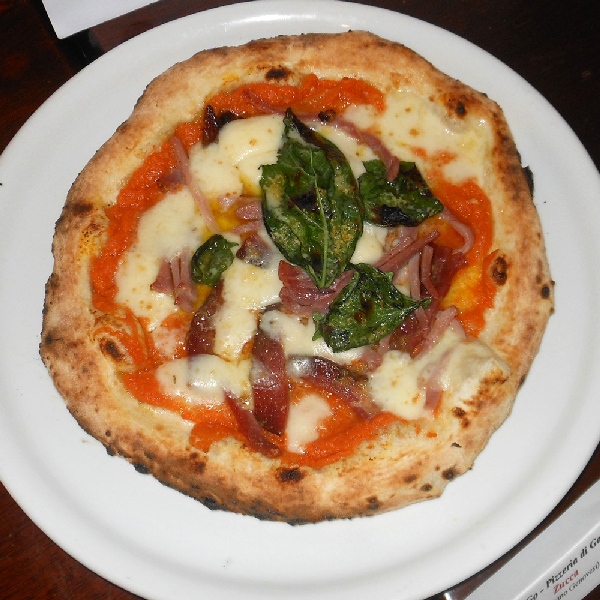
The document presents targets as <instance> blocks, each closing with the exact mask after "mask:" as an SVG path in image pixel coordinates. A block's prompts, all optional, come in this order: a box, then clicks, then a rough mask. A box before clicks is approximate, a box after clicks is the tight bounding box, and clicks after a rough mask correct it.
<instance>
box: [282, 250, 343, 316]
mask: <svg viewBox="0 0 600 600" xmlns="http://www.w3.org/2000/svg"><path fill="white" fill-rule="evenodd" d="M351 278H352V272H350V271H346V272H345V273H343V274H342V275H341V276H340V277H339V278H338V279H337V280H336V281H335V282H334V283H333V285H332V286H331V287H329V288H326V289H320V288H318V287H317V286H316V285H315V284H314V283H313V281H312V280H311V278H310V277H309V276H308V274H307V273H306V271H304V269H301V268H300V267H297V266H295V265H291V264H290V263H289V262H287V261H285V260H282V261H281V262H280V263H279V279H280V280H281V282H282V283H283V288H282V289H281V292H280V293H279V297H280V298H281V302H282V303H283V306H284V308H287V309H289V310H290V311H291V312H295V313H296V314H299V315H312V313H313V312H321V313H324V312H326V311H327V309H328V308H329V305H330V304H331V303H332V302H333V301H334V300H335V299H336V298H337V297H338V295H339V293H340V291H341V290H342V288H344V286H345V285H347V283H348V282H349V281H350V279H351Z"/></svg>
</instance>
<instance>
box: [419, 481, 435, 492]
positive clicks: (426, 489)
mask: <svg viewBox="0 0 600 600" xmlns="http://www.w3.org/2000/svg"><path fill="white" fill-rule="evenodd" d="M432 487H433V486H432V485H431V484H430V483H426V484H425V485H422V486H421V491H422V492H430V491H431V490H432Z"/></svg>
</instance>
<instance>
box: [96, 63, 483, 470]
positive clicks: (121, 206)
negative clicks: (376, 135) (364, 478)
mask: <svg viewBox="0 0 600 600" xmlns="http://www.w3.org/2000/svg"><path fill="white" fill-rule="evenodd" d="M253 98H254V99H256V98H258V99H260V101H262V102H265V103H267V104H268V105H270V106H272V107H278V108H281V109H282V110H283V109H286V108H287V107H291V108H292V110H294V111H295V112H297V113H298V114H316V113H318V112H320V111H322V110H324V107H327V109H332V110H334V111H336V112H342V111H343V110H344V109H345V108H346V107H348V106H349V105H354V104H368V105H371V106H373V107H374V108H375V109H376V110H378V111H382V110H383V109H384V108H385V97H384V95H383V94H382V93H381V92H380V91H379V90H377V89H376V88H375V87H373V86H371V85H370V84H368V83H366V82H363V81H360V80H356V79H351V78H344V79H342V80H340V81H331V80H326V79H319V78H317V77H316V76H315V75H308V76H306V77H305V79H304V80H303V81H302V83H301V84H300V85H299V86H290V85H279V84H275V83H253V84H247V85H244V86H241V87H239V88H237V89H235V90H232V91H230V92H224V93H221V94H217V95H215V96H213V97H212V98H210V99H209V100H208V103H210V105H211V106H212V107H213V109H214V111H215V114H221V113H223V112H227V111H228V112H230V113H232V114H234V115H236V116H238V117H250V116H255V115H257V114H261V113H260V110H259V109H258V108H257V105H259V104H260V103H258V102H256V101H254V102H253V101H252V99H253ZM175 135H177V137H179V139H180V140H181V141H182V143H183V145H184V147H185V148H186V149H187V150H189V149H190V148H191V147H192V146H193V145H194V144H196V143H198V142H199V141H200V140H201V139H202V123H201V122H190V123H184V124H181V125H179V126H178V127H177V128H176V131H175ZM451 160H452V157H451V156H449V157H446V156H441V157H438V165H441V164H445V162H448V161H451ZM176 168H177V161H176V158H175V153H174V151H173V147H172V145H171V144H170V143H168V142H167V143H165V144H164V145H163V146H162V147H161V148H159V149H158V150H156V151H155V152H154V153H152V154H151V155H149V156H148V158H147V159H146V160H145V161H144V163H143V164H142V165H141V167H139V168H138V169H137V171H135V173H134V174H133V176H132V177H131V179H130V181H129V182H128V183H127V184H126V185H125V187H124V188H123V189H122V190H121V192H120V194H119V196H118V199H117V202H116V204H115V205H114V206H111V207H109V208H108V209H106V216H107V217H108V220H109V224H108V228H107V241H106V243H105V246H104V247H103V249H102V251H101V252H100V254H99V255H98V256H97V257H95V258H93V259H92V261H91V282H92V299H93V304H94V306H95V307H96V308H97V309H98V310H100V311H102V312H105V313H110V314H112V315H113V316H115V317H117V315H121V317H120V318H121V319H122V322H123V327H113V328H111V327H110V326H104V327H101V328H99V329H98V330H97V333H102V332H109V333H111V334H112V335H114V336H115V337H116V338H117V339H119V340H120V341H121V343H122V344H123V345H124V346H125V348H126V349H127V351H128V352H129V353H130V355H131V357H132V360H133V361H134V363H135V365H136V368H137V370H136V371H134V372H131V373H124V374H123V375H122V381H123V384H124V386H125V388H126V389H127V390H128V391H129V392H130V393H131V394H132V395H133V396H134V397H135V398H137V399H138V400H139V401H141V402H143V403H146V404H148V405H151V406H155V407H159V408H164V409H167V410H170V411H174V412H176V413H178V414H180V415H181V417H182V418H184V419H186V420H188V421H191V422H192V423H193V426H192V430H191V434H190V443H191V444H192V445H193V446H194V447H197V448H199V449H201V450H203V451H208V450H209V448H210V446H211V444H213V443H214V442H216V441H218V440H221V439H225V438H227V437H230V436H233V437H234V438H236V439H238V440H240V441H244V437H243V435H242V434H241V432H240V431H239V429H238V427H237V425H236V422H235V419H234V416H233V414H232V413H231V411H230V409H229V408H228V407H227V404H226V403H224V404H222V405H219V406H216V407H206V406H202V405H193V404H191V403H188V402H186V401H185V399H183V398H179V397H172V396H170V395H167V394H164V393H163V392H161V390H160V385H159V383H158V381H157V379H156V377H155V369H156V367H157V366H158V365H159V364H160V362H162V361H163V360H164V359H165V358H166V357H163V358H161V357H160V356H159V354H158V353H157V351H156V349H155V348H154V347H153V345H152V341H151V339H152V336H151V334H150V333H149V332H148V330H147V329H146V327H145V324H144V322H143V321H141V320H137V319H136V318H135V316H134V315H133V313H131V311H130V310H129V309H127V308H125V307H123V306H120V305H118V304H117V303H116V300H115V298H116V295H117V286H116V281H115V277H116V273H117V270H118V268H119V265H120V263H121V260H122V257H123V255H124V253H125V252H126V251H127V250H128V249H129V248H130V247H131V245H132V244H133V243H134V242H135V239H136V232H137V226H138V222H139V220H140V218H141V216H142V215H143V214H144V212H145V211H147V210H148V209H149V208H151V207H152V206H154V205H155V204H156V203H157V202H159V201H160V200H161V199H162V198H163V197H164V194H165V192H164V189H163V188H162V186H161V180H163V179H164V178H167V177H168V175H169V173H171V172H172V171H173V170H174V169H176ZM433 175H436V176H433V177H432V181H434V182H435V185H434V186H433V192H434V194H435V195H436V196H437V197H438V198H439V199H440V200H441V201H442V202H443V203H444V205H445V206H447V207H448V208H449V209H450V210H451V211H452V213H453V214H454V215H455V216H456V217H457V218H458V219H459V220H461V221H463V222H464V223H466V224H467V225H469V227H471V229H472V230H473V232H474V234H475V244H474V246H473V248H472V249H471V250H470V251H469V253H468V254H467V261H468V266H467V267H466V268H465V269H463V270H462V271H461V272H459V274H458V276H457V277H456V278H455V281H454V282H453V284H452V287H451V289H450V292H449V294H448V296H447V297H446V299H445V300H444V302H445V303H446V304H447V305H450V304H456V305H457V306H458V308H459V309H460V310H461V316H460V318H461V321H462V324H463V326H464V327H465V329H466V330H467V332H468V333H470V334H472V335H476V334H477V332H478V331H479V330H480V329H481V327H482V326H483V323H484V320H483V317H484V312H485V310H486V309H487V308H488V307H489V306H491V304H492V303H493V298H494V290H495V288H494V286H493V283H492V281H491V278H490V277H489V275H488V271H489V269H488V265H489V264H490V260H491V257H492V254H491V253H490V246H491V240H492V220H491V208H490V203H489V199H488V198H487V197H486V196H485V194H484V193H483V192H482V190H481V189H480V188H479V187H478V186H477V185H476V184H475V183H474V182H471V181H467V182H465V183H463V184H461V185H455V184H451V183H449V182H447V181H445V180H444V179H443V178H441V177H439V172H437V173H434V174H433ZM422 227H423V228H424V229H426V228H428V227H429V228H437V229H438V230H439V231H440V233H441V235H440V238H439V239H438V241H439V243H442V244H444V245H447V246H450V247H452V248H458V247H460V246H461V245H462V242H463V240H462V238H461V237H460V236H459V235H458V234H457V233H456V232H455V231H454V230H453V229H452V228H450V227H448V226H447V225H446V224H445V223H444V222H443V221H442V220H441V219H439V218H433V219H430V220H429V222H426V224H425V225H424V226H422ZM203 295H205V294H203ZM123 315H124V316H123ZM190 318H191V315H188V314H186V313H183V314H182V313H181V312H179V313H175V314H174V315H172V316H171V317H169V318H168V319H167V321H165V322H164V323H163V324H162V325H163V326H164V327H166V328H168V329H184V328H185V327H186V326H187V323H189V320H190ZM117 320H118V317H117ZM181 337H182V339H184V336H181ZM175 352H176V356H175V357H176V358H180V357H184V356H185V355H186V351H185V347H184V346H183V345H182V343H179V344H178V345H177V347H176V351H175ZM169 358H170V357H169ZM299 389H300V388H298V390H299ZM298 390H297V391H296V393H300V392H299V391H298ZM327 400H328V402H329V404H330V408H331V411H332V416H331V417H329V418H327V419H324V420H323V422H322V423H321V424H320V426H319V438H318V439H317V440H315V441H313V442H310V443H308V444H307V446H306V448H305V453H304V454H298V453H292V452H288V451H287V450H286V449H285V442H286V440H285V436H283V437H281V438H280V437H278V436H275V435H274V434H270V433H268V432H267V433H266V435H267V437H268V439H269V440H270V441H272V442H273V443H275V444H276V445H277V446H278V447H279V448H280V449H281V450H282V456H281V461H282V463H283V464H287V465H306V466H310V467H314V468H321V467H323V466H325V465H327V464H330V463H333V462H335V461H337V460H339V459H340V458H344V457H348V456H351V455H352V454H353V453H354V452H355V451H356V448H357V447H358V446H359V445H360V444H361V443H363V442H365V441H368V440H372V439H375V438H376V437H377V436H378V434H379V432H380V431H381V430H382V429H383V428H386V427H387V426H389V425H390V424H391V423H393V422H394V421H398V420H399V417H397V416H395V415H393V414H391V413H387V412H381V413H379V414H377V415H375V417H373V418H372V419H369V420H362V419H359V418H358V417H357V416H356V415H355V413H354V412H353V411H352V409H350V408H349V407H348V406H347V405H346V404H345V403H344V402H343V400H341V399H340V398H337V397H335V396H334V395H332V394H329V395H328V397H327Z"/></svg>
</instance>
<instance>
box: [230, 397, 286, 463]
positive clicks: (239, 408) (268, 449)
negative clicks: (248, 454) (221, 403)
mask: <svg viewBox="0 0 600 600" xmlns="http://www.w3.org/2000/svg"><path fill="white" fill-rule="evenodd" d="M225 402H226V404H227V406H228V407H229V409H230V410H231V412H232V413H233V417H234V419H235V421H236V423H237V425H238V427H239V428H240V431H241V433H242V435H243V436H244V437H245V438H246V439H247V440H248V446H250V448H252V449H253V450H256V452H260V453H261V454H264V455H265V456H268V457H270V458H275V457H277V456H280V455H281V449H280V448H279V447H278V446H276V445H275V444H274V443H273V442H271V441H270V440H269V439H268V438H267V436H266V435H265V432H264V431H263V429H262V427H261V426H260V424H259V422H258V421H257V420H256V417H255V416H254V414H253V412H252V411H251V410H250V409H249V408H247V407H246V406H245V405H244V404H243V403H242V402H241V400H240V399H239V398H236V397H235V396H232V395H231V394H229V393H227V392H226V393H225Z"/></svg>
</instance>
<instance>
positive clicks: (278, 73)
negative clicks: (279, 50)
mask: <svg viewBox="0 0 600 600" xmlns="http://www.w3.org/2000/svg"><path fill="white" fill-rule="evenodd" d="M290 75H291V71H290V70H289V69H287V68H286V67H273V68H272V69H269V70H268V71H267V74H266V75H265V79H266V80H267V81H281V80H282V79H287V78H288V77H289V76H290Z"/></svg>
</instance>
